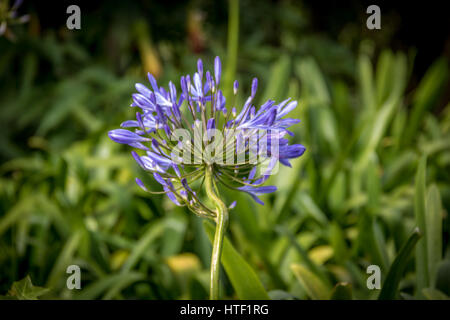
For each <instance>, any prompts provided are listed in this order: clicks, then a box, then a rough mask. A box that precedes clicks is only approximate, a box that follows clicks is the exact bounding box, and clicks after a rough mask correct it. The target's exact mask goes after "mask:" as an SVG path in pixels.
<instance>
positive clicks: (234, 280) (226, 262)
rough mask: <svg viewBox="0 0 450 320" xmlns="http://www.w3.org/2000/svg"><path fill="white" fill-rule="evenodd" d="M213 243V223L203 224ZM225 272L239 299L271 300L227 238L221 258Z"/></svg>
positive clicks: (253, 272)
mask: <svg viewBox="0 0 450 320" xmlns="http://www.w3.org/2000/svg"><path fill="white" fill-rule="evenodd" d="M203 226H204V228H205V231H206V233H207V235H208V238H209V241H211V243H212V242H213V241H214V226H213V224H212V223H211V222H209V221H205V222H204V224H203ZM221 261H222V265H223V267H224V268H225V272H226V273H227V275H228V278H229V279H230V281H231V284H232V285H233V288H234V290H236V294H237V296H238V297H239V299H242V300H269V299H270V298H269V295H268V294H267V292H266V290H265V289H264V286H263V285H262V283H261V281H260V280H259V279H258V276H257V275H256V273H255V271H253V269H252V268H251V267H250V265H249V264H248V263H247V262H246V261H245V260H244V258H243V257H242V256H241V255H240V254H239V253H238V252H237V251H236V249H235V248H234V247H233V245H232V244H231V242H230V241H229V240H228V239H227V238H226V237H225V239H224V243H223V251H222V257H221Z"/></svg>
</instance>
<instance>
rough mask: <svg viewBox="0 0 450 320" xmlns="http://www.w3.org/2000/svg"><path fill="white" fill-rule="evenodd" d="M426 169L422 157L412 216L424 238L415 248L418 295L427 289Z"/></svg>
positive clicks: (425, 161)
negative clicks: (413, 215)
mask: <svg viewBox="0 0 450 320" xmlns="http://www.w3.org/2000/svg"><path fill="white" fill-rule="evenodd" d="M426 167H427V158H426V156H422V158H421V159H420V161H419V166H418V168H417V172H416V186H415V194H414V214H415V217H416V224H417V226H418V227H419V229H420V231H421V232H422V234H423V235H424V237H423V238H422V239H421V240H420V241H419V243H418V244H417V247H416V277H417V287H416V290H417V291H416V292H417V293H418V294H419V295H420V293H421V292H422V289H424V288H428V287H429V283H428V279H429V278H428V262H427V258H428V256H427V238H428V237H427V227H426V219H425V209H426V208H425V191H426V186H425V183H426Z"/></svg>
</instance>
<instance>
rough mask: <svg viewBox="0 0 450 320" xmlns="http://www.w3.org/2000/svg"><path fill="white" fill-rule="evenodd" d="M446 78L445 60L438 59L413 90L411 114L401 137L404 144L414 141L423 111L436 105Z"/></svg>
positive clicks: (446, 65) (446, 66)
mask: <svg viewBox="0 0 450 320" xmlns="http://www.w3.org/2000/svg"><path fill="white" fill-rule="evenodd" d="M447 79H448V63H447V60H445V59H439V60H437V61H436V62H435V63H434V64H433V65H432V66H431V67H430V69H428V71H427V73H426V74H425V76H424V77H423V79H422V81H421V82H420V84H419V87H418V89H417V91H416V92H415V95H414V98H413V99H414V102H413V108H412V111H411V116H410V117H409V119H408V127H407V128H406V130H405V136H404V139H403V143H404V144H409V143H411V142H412V141H414V137H415V134H416V131H417V130H418V129H419V126H420V123H421V121H422V120H423V119H424V114H425V112H426V111H427V110H428V109H431V108H432V107H433V106H435V105H436V102H437V101H438V99H439V97H440V95H441V92H442V90H443V89H444V88H445V87H446V85H447Z"/></svg>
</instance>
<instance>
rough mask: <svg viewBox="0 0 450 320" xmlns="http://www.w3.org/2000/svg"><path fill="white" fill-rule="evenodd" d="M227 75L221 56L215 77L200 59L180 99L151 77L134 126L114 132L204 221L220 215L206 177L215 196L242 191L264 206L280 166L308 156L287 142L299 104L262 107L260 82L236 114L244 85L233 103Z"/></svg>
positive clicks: (138, 96) (139, 96) (138, 99)
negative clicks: (207, 196) (207, 198)
mask: <svg viewBox="0 0 450 320" xmlns="http://www.w3.org/2000/svg"><path fill="white" fill-rule="evenodd" d="M221 73H222V67H221V62H220V59H219V57H216V58H215V61H214V75H212V74H211V73H210V72H209V71H206V72H204V70H203V63H202V61H201V60H198V63H197V72H195V73H194V75H193V76H192V77H191V76H189V75H186V76H183V77H181V80H180V87H181V93H180V94H179V95H178V94H177V89H176V87H175V85H174V84H173V83H172V82H169V88H168V90H166V89H164V88H163V87H159V86H158V84H157V82H156V80H155V78H154V77H153V76H152V75H151V74H148V79H149V81H150V86H151V89H149V88H148V87H146V86H145V85H143V84H140V83H138V84H136V90H137V91H138V93H135V94H133V103H132V104H131V106H132V107H138V108H139V109H140V111H139V112H137V113H136V120H129V121H125V122H124V123H122V124H121V127H122V129H116V130H112V131H110V132H109V137H110V138H111V139H112V140H113V141H115V142H118V143H122V144H128V145H130V146H132V147H133V148H136V149H140V150H143V152H144V154H142V155H139V154H138V153H137V152H135V151H132V155H133V157H134V159H135V160H136V162H137V163H138V164H139V165H140V166H141V167H142V168H143V169H144V170H146V171H148V172H150V173H152V174H153V177H154V178H155V180H156V181H157V182H159V183H160V184H161V186H162V187H163V189H164V191H162V192H160V193H165V194H167V196H168V197H169V198H170V199H171V200H172V201H173V202H174V203H175V204H177V205H180V206H187V207H189V209H191V210H192V211H193V212H194V213H196V214H198V215H200V216H206V217H213V218H214V217H215V216H216V213H215V210H213V209H211V208H209V207H208V206H207V205H206V204H205V203H204V201H202V200H201V198H200V195H199V192H198V190H199V189H200V188H201V186H202V185H203V181H204V180H205V178H206V179H211V181H212V185H213V187H214V189H215V190H218V186H224V187H228V188H230V189H234V190H239V191H243V192H246V193H248V194H249V195H250V196H252V197H253V198H254V199H255V201H256V202H258V203H260V204H264V203H263V202H262V201H261V200H260V199H259V198H258V195H261V194H265V193H271V192H274V191H275V190H276V187H274V186H263V184H264V182H265V181H266V180H267V179H268V177H269V176H270V174H273V173H274V170H275V169H276V168H277V165H278V163H281V164H283V165H285V166H290V163H289V160H290V159H293V158H297V157H299V156H301V155H302V154H303V153H304V151H305V148H304V146H302V145H300V144H294V145H289V143H288V140H287V139H286V138H285V137H286V135H293V134H292V132H290V131H289V130H288V128H289V127H290V126H292V125H294V124H296V123H298V122H299V120H298V119H291V118H285V116H286V115H287V114H288V113H289V112H290V111H292V110H293V109H294V108H295V107H296V106H297V102H296V101H290V99H287V100H285V101H283V102H281V103H278V104H276V103H275V102H274V101H272V100H268V101H267V102H265V103H264V104H263V105H261V106H260V107H259V108H256V107H255V105H254V104H253V100H254V98H255V94H256V90H257V86H258V81H257V79H256V78H254V79H253V82H252V85H251V94H250V96H249V97H248V98H247V99H246V101H245V103H244V105H243V107H242V108H241V110H240V112H239V113H238V112H237V110H236V107H235V106H234V104H235V101H236V96H237V92H238V87H239V84H238V82H237V81H235V82H234V84H233V93H234V94H233V95H232V96H231V97H230V98H229V100H231V101H229V102H227V101H226V99H225V96H224V94H223V92H222V90H220V89H219V88H220V83H221ZM124 128H135V129H134V130H133V131H130V130H127V129H124ZM203 131H205V132H204V133H203ZM180 137H182V138H183V139H180ZM208 177H209V178H208ZM136 182H137V184H138V185H139V186H140V187H141V188H142V189H144V190H145V191H147V192H151V193H158V192H152V191H150V190H148V188H147V187H146V186H145V185H144V184H143V182H142V181H141V180H140V179H138V178H136ZM194 185H197V188H194ZM234 204H235V202H234V203H232V204H231V205H230V207H233V206H234Z"/></svg>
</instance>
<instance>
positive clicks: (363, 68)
mask: <svg viewBox="0 0 450 320" xmlns="http://www.w3.org/2000/svg"><path fill="white" fill-rule="evenodd" d="M358 76H359V83H360V84H359V85H360V89H361V92H362V102H363V108H364V109H365V110H369V111H370V110H373V109H375V107H376V105H375V102H376V99H375V87H374V84H373V69H372V63H371V62H370V59H369V57H368V56H367V55H361V56H360V57H359V59H358Z"/></svg>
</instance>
